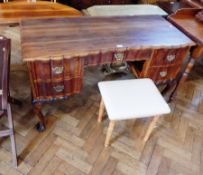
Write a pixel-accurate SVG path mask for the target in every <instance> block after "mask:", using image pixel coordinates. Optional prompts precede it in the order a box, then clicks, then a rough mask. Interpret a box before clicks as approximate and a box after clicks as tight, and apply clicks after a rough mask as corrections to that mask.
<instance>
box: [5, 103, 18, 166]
mask: <svg viewBox="0 0 203 175" xmlns="http://www.w3.org/2000/svg"><path fill="white" fill-rule="evenodd" d="M7 114H8V125H9V130H10V140H11V150H12V160H13V166H14V167H17V166H18V164H17V153H16V144H15V136H14V131H13V119H12V113H11V107H10V104H8V107H7Z"/></svg>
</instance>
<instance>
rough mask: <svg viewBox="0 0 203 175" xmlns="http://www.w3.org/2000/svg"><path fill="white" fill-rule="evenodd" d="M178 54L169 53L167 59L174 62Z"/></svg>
mask: <svg viewBox="0 0 203 175" xmlns="http://www.w3.org/2000/svg"><path fill="white" fill-rule="evenodd" d="M175 58H176V56H175V55H167V57H166V59H167V61H169V62H172V61H173V60H175Z"/></svg>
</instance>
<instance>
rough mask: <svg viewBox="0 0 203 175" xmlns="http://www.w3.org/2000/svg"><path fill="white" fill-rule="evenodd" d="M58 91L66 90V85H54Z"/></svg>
mask: <svg viewBox="0 0 203 175" xmlns="http://www.w3.org/2000/svg"><path fill="white" fill-rule="evenodd" d="M53 88H54V90H55V91H56V92H62V91H63V90H64V85H57V86H54V87H53Z"/></svg>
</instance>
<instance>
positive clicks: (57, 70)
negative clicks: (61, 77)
mask: <svg viewBox="0 0 203 175" xmlns="http://www.w3.org/2000/svg"><path fill="white" fill-rule="evenodd" d="M52 72H53V73H54V74H61V73H63V67H62V66H61V67H53V68H52Z"/></svg>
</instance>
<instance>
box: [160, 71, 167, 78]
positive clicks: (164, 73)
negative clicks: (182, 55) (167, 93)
mask: <svg viewBox="0 0 203 175" xmlns="http://www.w3.org/2000/svg"><path fill="white" fill-rule="evenodd" d="M159 75H160V76H161V77H165V76H166V75H167V71H161V72H159Z"/></svg>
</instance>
